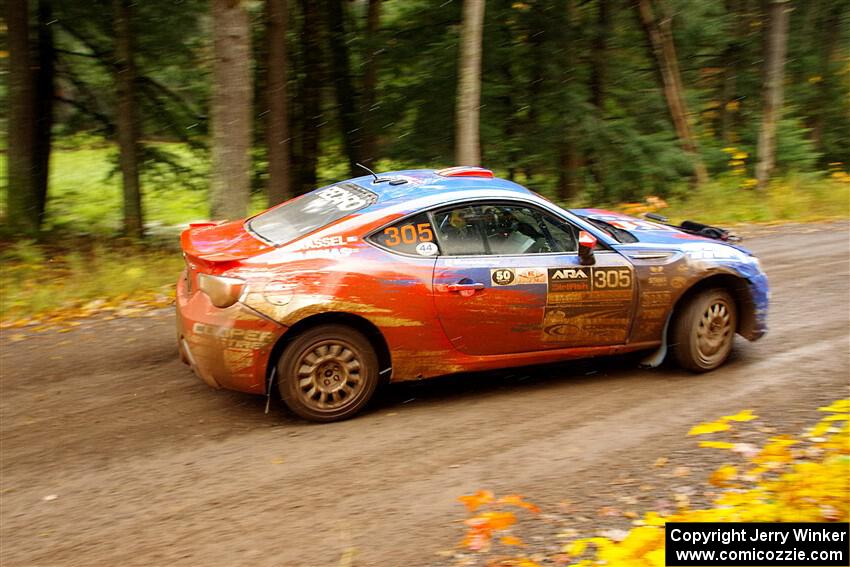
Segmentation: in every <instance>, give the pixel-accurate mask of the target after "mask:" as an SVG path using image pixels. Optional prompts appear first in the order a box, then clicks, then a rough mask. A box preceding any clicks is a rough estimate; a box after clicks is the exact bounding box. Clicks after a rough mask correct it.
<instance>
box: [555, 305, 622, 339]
mask: <svg viewBox="0 0 850 567" xmlns="http://www.w3.org/2000/svg"><path fill="white" fill-rule="evenodd" d="M628 329H629V318H628V306H627V305H610V304H609V303H608V302H601V303H585V304H583V305H572V306H563V307H547V308H546V311H545V314H544V316H543V340H544V341H546V342H562V343H567V344H576V345H578V344H593V343H598V342H601V341H602V342H609V343H616V342H625V340H626V335H627V333H628Z"/></svg>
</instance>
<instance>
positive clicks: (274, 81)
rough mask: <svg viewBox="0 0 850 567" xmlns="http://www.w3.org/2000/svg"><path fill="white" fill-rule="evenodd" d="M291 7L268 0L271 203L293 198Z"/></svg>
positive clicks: (269, 188)
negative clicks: (288, 43)
mask: <svg viewBox="0 0 850 567" xmlns="http://www.w3.org/2000/svg"><path fill="white" fill-rule="evenodd" d="M288 9H289V6H288V5H287V1H286V0H266V29H267V36H268V44H269V45H268V50H269V51H268V66H267V71H268V78H267V80H268V85H267V89H268V91H267V93H266V95H267V104H268V109H269V113H268V118H267V123H266V144H267V147H268V160H269V181H268V187H267V188H266V193H267V195H268V202H269V206H272V205H277V204H278V203H282V202H284V201H286V200H288V199H289V198H290V197H292V193H291V189H290V155H289V152H290V134H289V101H288V99H287V88H286V87H287V85H286V81H287V77H288V73H287V65H288V57H287V51H286V30H287V24H288V15H289V12H288Z"/></svg>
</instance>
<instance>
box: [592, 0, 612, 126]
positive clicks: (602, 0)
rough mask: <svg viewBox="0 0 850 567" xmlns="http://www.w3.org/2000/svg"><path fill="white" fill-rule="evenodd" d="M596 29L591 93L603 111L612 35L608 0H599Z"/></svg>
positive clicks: (597, 106) (595, 102) (595, 103)
mask: <svg viewBox="0 0 850 567" xmlns="http://www.w3.org/2000/svg"><path fill="white" fill-rule="evenodd" d="M598 10H599V11H598V12H597V15H596V29H595V30H594V34H593V50H592V52H591V57H590V58H591V62H592V67H591V70H590V92H591V96H592V101H591V102H593V105H594V106H595V107H596V108H598V109H600V110H601V109H602V105H603V104H604V102H605V79H606V74H607V73H606V70H607V63H606V62H607V60H608V37H609V36H610V35H611V14H610V11H609V7H608V0H599V7H598Z"/></svg>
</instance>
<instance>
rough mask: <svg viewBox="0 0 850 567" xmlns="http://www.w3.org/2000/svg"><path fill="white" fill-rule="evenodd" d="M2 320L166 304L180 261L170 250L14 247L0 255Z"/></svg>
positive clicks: (98, 245) (113, 244) (85, 244)
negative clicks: (127, 304) (123, 306)
mask: <svg viewBox="0 0 850 567" xmlns="http://www.w3.org/2000/svg"><path fill="white" fill-rule="evenodd" d="M0 262H2V265H3V270H2V271H0V307H2V308H1V309H0V320H2V321H4V322H6V323H9V322H11V321H14V320H19V319H26V320H27V321H28V320H29V319H30V318H32V317H41V318H51V319H52V320H53V321H59V320H63V319H66V318H69V317H73V316H77V315H91V314H96V313H100V312H105V311H111V310H114V309H116V308H118V307H119V306H121V305H124V304H126V303H128V302H132V303H133V304H144V305H150V304H155V305H160V304H167V303H168V301H169V299H168V297H169V296H170V295H171V294H172V290H173V287H174V283H175V282H176V281H177V277H178V274H179V273H180V270H181V269H182V267H183V259H182V257H181V256H180V254H178V253H177V252H176V251H175V250H173V249H161V250H160V249H152V248H151V247H149V246H148V247H141V246H139V245H137V244H132V243H127V242H121V241H111V240H110V241H104V240H94V241H91V240H82V241H74V242H73V244H72V245H71V243H68V242H65V243H64V247H61V248H58V247H56V246H44V245H40V244H37V243H36V242H34V241H31V240H25V241H18V242H16V243H14V244H13V245H11V246H9V247H7V248H5V249H3V250H0Z"/></svg>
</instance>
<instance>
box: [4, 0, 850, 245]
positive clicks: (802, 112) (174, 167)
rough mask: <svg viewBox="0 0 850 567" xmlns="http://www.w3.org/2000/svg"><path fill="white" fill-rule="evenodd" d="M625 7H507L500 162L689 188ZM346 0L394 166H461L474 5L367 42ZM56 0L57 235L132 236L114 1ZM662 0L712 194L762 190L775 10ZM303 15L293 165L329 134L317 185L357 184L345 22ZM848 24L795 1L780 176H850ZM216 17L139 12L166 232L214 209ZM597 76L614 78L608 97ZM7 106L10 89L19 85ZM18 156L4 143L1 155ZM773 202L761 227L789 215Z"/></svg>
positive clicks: (839, 3)
mask: <svg viewBox="0 0 850 567" xmlns="http://www.w3.org/2000/svg"><path fill="white" fill-rule="evenodd" d="M607 2H608V5H609V21H608V23H607V25H603V24H602V23H600V20H599V15H600V7H601V5H602V0H589V1H582V0H523V1H515V0H488V2H487V5H486V12H485V26H484V37H483V42H484V45H483V47H484V49H483V63H482V65H483V69H482V98H481V126H480V129H481V142H482V153H483V165H485V166H487V167H491V168H493V169H494V170H496V171H497V172H498V173H499V174H500V175H503V176H505V177H509V178H511V179H514V180H516V181H518V182H521V183H525V184H527V185H529V186H530V187H531V188H533V189H535V190H538V191H540V192H542V193H544V194H546V195H548V196H550V197H566V196H567V195H566V192H565V191H566V190H565V188H564V187H563V186H562V179H563V177H564V173H565V163H568V162H567V160H565V159H564V156H565V155H567V149H570V150H571V151H572V152H573V153H572V154H570V155H571V156H573V157H575V159H574V160H572V161H570V162H569V163H571V164H572V166H573V168H574V169H573V170H571V171H569V172H568V173H570V175H571V178H574V179H575V182H576V186H575V187H574V188H572V189H570V190H571V191H573V192H574V193H575V192H578V193H579V196H580V197H579V198H580V200H582V201H583V202H586V203H593V204H600V203H609V204H610V203H616V202H622V201H634V200H639V199H641V198H642V197H644V196H646V195H649V194H652V195H658V196H661V197H672V196H675V194H676V192H677V191H678V188H679V187H682V186H683V185H684V184H685V183H686V181H687V180H688V179H689V178H690V177H691V175H692V172H693V164H692V163H691V159H690V158H689V157H688V155H687V154H686V153H685V152H683V151H682V149H681V147H680V144H679V142H678V140H677V138H676V135H675V132H674V130H673V128H672V125H671V121H670V118H669V114H668V109H667V105H666V102H665V99H664V96H663V94H662V91H661V89H660V88H659V84H658V77H657V71H656V70H655V63H654V61H653V58H652V57H651V54H650V52H649V50H648V48H647V44H646V37H645V36H644V32H643V30H642V28H641V26H640V25H639V23H638V18H637V16H636V14H635V10H634V8H633V6H631V5H628V4H622V3H618V2H614V1H613V0H607ZM344 4H345V11H346V14H345V26H346V31H345V42H346V44H347V46H348V48H349V53H350V57H351V67H350V73H351V75H352V82H353V85H354V86H355V89H356V90H357V91H358V97H360V95H362V89H363V86H364V85H363V80H364V77H363V75H364V72H365V68H366V64H367V63H368V62H369V61H371V59H372V57H373V56H376V57H377V61H378V81H377V92H376V104H375V105H374V106H373V107H372V108H368V109H367V108H363V107H362V106H361V107H360V112H361V114H363V116H364V117H368V119H367V122H369V123H371V124H374V125H376V126H377V128H378V132H377V140H376V141H377V144H376V146H377V149H378V153H379V159H378V160H377V163H379V164H380V168H381V169H388V168H396V167H398V168H410V167H438V166H445V165H452V164H453V163H454V157H453V156H454V126H455V109H454V107H455V98H456V92H457V73H458V56H459V53H458V44H459V29H460V22H461V18H462V10H461V7H462V3H461V2H432V1H429V0H407V1H405V2H382V4H381V22H380V29H379V31H378V32H377V33H376V34H375V35H374V36H373V37H369V36H367V28H366V12H367V7H368V3H367V2H353V3H344ZM52 5H53V10H54V16H55V19H56V21H55V24H54V25H52V29H53V32H54V39H55V43H56V47H57V48H58V51H57V53H56V59H57V65H56V72H57V92H58V94H59V96H60V100H59V102H58V103H57V107H56V111H55V116H56V124H55V126H54V152H55V153H54V156H53V159H52V171H51V186H50V193H49V197H48V205H47V218H46V223H45V226H46V229H47V230H48V231H55V230H63V231H67V230H71V231H81V232H84V233H95V234H114V233H115V232H116V231H118V230H119V227H120V221H121V196H120V191H119V183H120V176H118V175H115V171H117V154H116V151H115V150H113V149H112V148H113V147H114V122H115V120H114V116H115V97H114V91H115V87H114V77H113V76H112V65H113V64H114V57H113V49H114V45H113V44H114V29H113V26H114V22H113V19H112V5H111V3H110V2H106V1H105V0H96V1H93V2H75V1H71V0H54V2H52ZM653 5H654V6H655V10H656V11H657V12H658V14H656V16H658V17H661V16H670V17H671V18H672V20H671V22H672V31H673V37H674V40H675V46H676V52H677V59H678V63H679V68H680V70H681V75H682V83H683V85H684V88H685V98H686V102H687V105H688V108H689V111H690V115H691V119H692V122H693V126H694V131H695V132H696V136H697V140H698V142H699V145H700V153H701V157H702V160H703V161H704V163H705V164H706V166H707V167H708V170H709V174H710V175H711V176H712V177H713V178H717V181H716V183H714V184H712V185H711V186H710V187H709V188H706V189H705V191H706V195H709V198H710V195H715V194H716V193H718V192H725V191H727V190H728V191H734V190H735V188H736V184H737V185H739V186H743V183H742V180H740V179H738V180H735V181H734V182H732V183H730V182H729V181H728V180H726V179H725V178H724V176H725V175H726V174H727V173H728V172H729V170H730V154H729V152H727V151H725V150H726V149H728V148H735V150H736V152H743V153H745V154H746V157H745V158H744V159H742V160H739V161H740V162H741V163H740V164H739V165H740V166H742V167H743V170H744V173H743V175H745V176H746V177H752V176H753V172H754V168H755V156H756V151H757V150H756V146H757V139H758V132H759V127H760V120H761V110H762V88H763V81H762V65H763V59H764V54H763V50H764V40H765V22H766V20H765V14H764V13H763V6H762V5H761V4H759V3H757V2H725V1H723V0H707V1H705V2H700V3H696V4H695V3H693V2H689V1H687V0H656V1H654V2H653ZM289 6H290V12H291V13H290V18H289V19H290V27H289V41H288V47H289V53H290V61H289V76H290V84H289V89H288V90H289V102H290V112H291V125H292V132H291V136H292V139H291V143H292V149H293V157H294V163H293V170H294V172H295V173H297V172H298V168H300V167H302V165H301V164H302V162H303V161H304V159H303V158H304V156H301V155H299V154H298V151H300V150H299V149H298V148H300V147H301V146H300V142H299V140H301V139H302V138H303V136H304V134H305V132H306V131H307V130H316V129H318V132H319V139H320V142H319V155H318V156H317V158H318V160H317V161H318V171H317V177H318V182H319V183H320V184H324V183H328V182H331V181H333V180H336V179H340V178H344V177H346V176H347V175H348V171H347V169H348V168H347V164H346V162H347V157H346V156H345V155H344V149H343V146H342V135H341V126H340V121H339V114H338V111H339V109H338V107H337V104H336V100H335V97H334V96H333V86H332V84H333V77H332V76H330V73H329V69H330V66H329V60H328V55H329V50H328V45H327V34H328V33H329V32H328V30H327V29H319V28H322V26H319V27H318V28H315V27H314V28H309V29H308V28H306V27H305V26H304V16H303V13H302V10H303V6H304V4H303V3H300V2H289ZM248 9H249V12H250V15H251V19H252V26H253V29H252V33H253V40H254V58H255V69H256V73H255V79H256V81H257V96H256V101H255V109H254V110H255V112H254V116H255V132H256V135H255V148H254V156H253V157H254V160H253V161H254V171H253V179H252V188H253V196H252V199H253V201H252V203H253V206H254V207H259V206H262V200H263V198H262V192H263V190H264V187H265V184H266V182H267V177H266V173H265V170H266V161H265V160H266V156H265V150H264V148H263V145H264V139H265V138H264V135H265V130H264V116H265V113H266V104H265V97H266V92H265V89H264V85H265V83H264V81H265V66H266V61H265V59H264V56H265V53H266V48H265V44H264V42H265V28H264V21H263V18H264V15H263V4H262V2H249V3H248ZM848 15H850V4H848V2H847V0H811V1H809V2H802V3H798V4H795V6H794V9H793V10H792V12H791V22H790V25H789V38H788V57H787V65H786V80H785V101H786V103H785V106H784V111H783V119H782V120H781V121H780V124H779V128H778V136H777V156H776V162H777V171H776V174H777V176H778V177H784V176H789V175H790V176H792V177H791V179H798V178H799V179H803V178H805V176H804V175H803V174H806V173H811V172H815V171H825V170H827V169H828V168H832V169H841V170H845V171H846V170H847V168H848V167H850V96H848V84H850V83H848V80H850V65H848V64H847V61H848V60H850V59H848V56H850V17H848ZM320 19H321V18H320ZM211 25H213V22H210V21H209V14H208V2H207V1H206V0H183V1H181V2H179V3H177V4H175V3H173V2H171V1H170V0H169V1H164V0H151V1H148V2H141V3H134V4H133V21H132V28H133V31H134V33H135V47H136V50H135V51H136V63H137V67H138V74H139V79H138V84H137V90H138V92H137V94H138V101H139V113H140V117H141V123H142V133H143V139H142V158H143V159H142V162H143V163H142V186H143V194H144V209H145V214H146V216H147V220H148V221H149V223H152V224H153V225H154V226H158V225H163V226H164V225H173V224H179V223H182V222H186V221H188V220H193V219H199V218H204V217H206V215H207V194H206V188H207V185H208V181H207V179H208V176H209V171H210V169H209V163H208V159H209V158H208V152H207V150H206V145H207V144H208V129H207V119H206V114H207V106H208V99H209V93H210V87H211V82H212V80H213V79H212V77H211V72H210V71H211V60H212V55H213V54H212V51H211V45H210V26H211ZM0 33H2V31H0ZM307 40H309V41H307ZM308 46H310V47H308ZM375 46H377V54H376V55H375V53H373V50H374V49H376V47H375ZM314 48H315V49H316V50H317V51H318V52H320V54H319V57H320V59H322V61H321V63H322V65H323V68H324V70H323V71H322V73H321V74H320V76H316V77H308V76H307V75H306V71H305V68H304V56H305V49H314ZM600 50H601V51H600ZM600 54H601V56H600V57H597V55H600ZM594 77H600V80H599V81H598V86H599V88H598V89H597V91H598V92H597V91H595V90H594V85H595V84H596V83H594ZM307 81H317V82H319V83H321V87H322V88H321V91H320V95H321V96H320V98H321V105H322V106H321V109H320V111H321V112H320V115H319V116H304V115H303V112H302V110H303V100H302V98H301V97H300V93H301V90H302V88H303V86H304V85H305V83H306V82H307ZM0 97H5V88H4V85H3V84H0ZM0 100H2V98H0ZM356 102H357V103H358V104H362V102H363V101H362V100H357V101H356ZM597 105H598V107H597ZM178 142H179V143H178ZM0 143H5V138H4V140H3V141H2V142H0ZM3 159H4V156H3V155H2V154H0V162H2V160H3ZM830 164H832V165H830ZM836 164H837V165H836ZM2 177H3V178H4V179H3V181H5V175H4V176H2ZM806 179H807V178H806ZM784 183H785V182H783V181H780V182H779V184H780V185H783V184H784ZM0 185H2V184H0ZM294 185H295V186H296V187H299V184H298V183H295V184H294ZM783 186H784V185H783ZM789 186H793V187H795V188H796V190H800V191H805V192H810V193H813V194H811V195H804V196H800V197H799V199H801V200H803V201H805V200H807V199H811V200H812V201H813V202H816V203H821V202H824V198H825V196H823V195H820V194H814V193H817V192H818V191H819V190H820V189H819V185H818V184H817V183H809V182H799V183H796V182H795V183H792V184H791V185H789ZM718 187H720V188H722V191H721V190H720V189H717V188H718ZM2 190H4V187H0V191H2ZM574 193H573V194H574ZM748 195H749V194H748V193H742V194H741V196H739V195H737V194H733V193H730V194H729V195H727V197H729V198H730V201H728V202H738V201H741V202H742V203H745V202H748V201H747V200H748V199H749V197H748ZM742 206H745V205H743V204H742ZM746 206H749V205H746ZM759 210H760V211H761V212H759V213H758V214H757V215H755V216H757V217H758V218H773V217H776V216H777V214H776V213H772V212H767V211H766V210H765V209H763V208H762V209H759ZM0 214H2V211H0ZM754 214H755V213H754V212H753V209H747V210H746V211H741V212H740V214H739V215H738V216H740V217H741V218H748V219H749V218H752V217H753V215H754ZM778 216H779V217H782V215H781V214H779V215H778Z"/></svg>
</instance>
